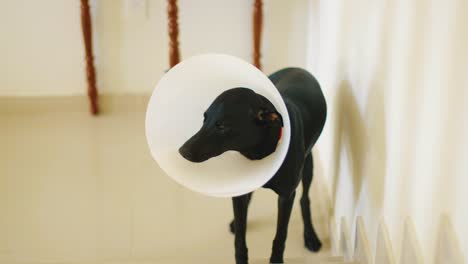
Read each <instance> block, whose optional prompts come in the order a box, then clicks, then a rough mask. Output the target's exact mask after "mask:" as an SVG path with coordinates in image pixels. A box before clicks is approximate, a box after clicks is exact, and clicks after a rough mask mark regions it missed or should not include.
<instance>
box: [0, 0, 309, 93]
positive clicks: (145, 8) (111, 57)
mask: <svg viewBox="0 0 468 264" xmlns="http://www.w3.org/2000/svg"><path fill="white" fill-rule="evenodd" d="M145 3H146V4H145ZM91 4H92V13H93V24H94V37H95V39H94V47H95V54H96V67H97V78H98V89H99V90H100V91H101V92H103V93H147V92H150V91H152V89H153V87H154V85H155V84H156V82H157V80H158V79H159V78H160V76H161V75H162V74H163V73H164V71H165V70H167V68H168V66H167V65H168V45H167V43H168V37H167V27H166V25H167V21H166V1H164V0H147V1H139V0H94V1H91ZM1 5H2V8H0V32H1V35H0V43H1V49H0V55H1V57H2V58H4V59H2V60H1V61H0V71H1V72H2V75H0V96H1V95H13V96H16V95H70V94H84V93H85V91H86V84H85V74H84V62H83V57H84V53H83V43H82V33H81V24H80V5H79V1H62V0H42V1H28V0H18V1H1ZM306 5H307V1H306V0H294V1H279V0H269V1H265V5H264V12H265V16H264V24H265V27H264V35H263V37H264V38H263V65H264V70H265V72H266V73H271V72H273V71H275V70H278V69H280V68H282V67H286V66H305V61H306V58H305V56H304V53H305V48H306V44H305V39H306V27H307V8H306ZM179 10H180V13H179V15H180V19H179V22H180V46H181V54H182V58H187V57H189V56H192V55H195V54H198V53H205V52H222V53H228V54H232V55H235V56H239V57H241V58H244V59H245V60H248V61H251V57H252V56H251V54H252V23H251V21H252V11H253V0H242V1H230V0H224V1H220V0H197V1H190V0H180V1H179Z"/></svg>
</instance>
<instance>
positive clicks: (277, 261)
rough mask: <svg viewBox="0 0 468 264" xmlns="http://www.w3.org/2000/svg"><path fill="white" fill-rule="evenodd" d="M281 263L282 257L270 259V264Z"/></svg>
mask: <svg viewBox="0 0 468 264" xmlns="http://www.w3.org/2000/svg"><path fill="white" fill-rule="evenodd" d="M282 263H284V261H283V258H282V257H278V256H271V258H270V264H282Z"/></svg>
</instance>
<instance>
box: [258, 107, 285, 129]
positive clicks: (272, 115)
mask: <svg viewBox="0 0 468 264" xmlns="http://www.w3.org/2000/svg"><path fill="white" fill-rule="evenodd" d="M255 121H256V122H257V124H261V125H274V124H277V125H280V126H283V117H282V116H281V114H280V113H278V112H277V111H276V110H267V109H260V110H258V111H257V114H256V116H255Z"/></svg>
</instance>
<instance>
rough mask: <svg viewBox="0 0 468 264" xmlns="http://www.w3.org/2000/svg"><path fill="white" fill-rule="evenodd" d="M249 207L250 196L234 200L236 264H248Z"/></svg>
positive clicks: (234, 198) (246, 195)
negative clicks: (247, 230)
mask: <svg viewBox="0 0 468 264" xmlns="http://www.w3.org/2000/svg"><path fill="white" fill-rule="evenodd" d="M248 205H249V194H245V195H242V196H238V197H233V198H232V206H233V208H234V228H235V230H236V231H235V242H234V245H235V251H236V264H247V263H248V255H247V254H248V253H247V243H246V242H245V233H246V228H247V207H248Z"/></svg>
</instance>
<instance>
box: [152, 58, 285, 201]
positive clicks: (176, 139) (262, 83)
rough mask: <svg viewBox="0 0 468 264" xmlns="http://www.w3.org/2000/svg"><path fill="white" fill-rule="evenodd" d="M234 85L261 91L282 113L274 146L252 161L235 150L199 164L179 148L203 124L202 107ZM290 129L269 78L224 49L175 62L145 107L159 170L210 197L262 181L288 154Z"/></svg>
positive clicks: (232, 193)
mask: <svg viewBox="0 0 468 264" xmlns="http://www.w3.org/2000/svg"><path fill="white" fill-rule="evenodd" d="M235 87H245V88H250V89H252V90H253V91H255V92H256V93H258V94H261V95H263V96H264V97H266V98H267V99H268V100H270V102H271V103H272V104H273V105H274V106H275V108H276V110H277V111H278V112H279V113H280V114H281V116H282V117H283V124H284V127H283V133H282V137H281V140H280V141H279V143H278V146H277V148H276V151H275V152H273V153H272V154H270V155H269V156H267V157H266V158H264V159H262V160H255V161H253V160H249V159H247V158H245V157H244V156H242V155H241V154H240V153H238V152H235V151H227V152H225V153H224V154H221V155H220V156H217V157H213V158H211V159H209V160H207V161H204V162H202V163H192V162H190V161H188V160H186V159H184V158H183V157H182V156H181V155H180V154H179V152H178V150H179V148H180V147H181V146H182V145H183V144H184V143H185V142H186V141H187V140H188V139H189V138H190V137H191V136H193V135H194V134H195V133H196V132H197V131H198V130H199V129H200V128H201V126H202V123H203V113H204V111H205V110H206V109H207V108H208V107H209V106H210V104H211V103H212V102H213V101H214V99H215V98H216V97H218V95H220V94H221V93H222V92H224V91H226V90H229V89H231V88H235ZM290 134H291V126H290V122H289V116H288V111H287V109H286V105H285V104H284V101H283V99H282V98H281V95H280V94H279V92H278V90H277V89H276V87H275V86H274V84H273V83H272V82H271V81H270V79H268V77H267V76H266V75H265V74H264V73H263V72H261V71H260V70H258V69H257V68H255V67H254V66H253V65H251V64H249V63H247V62H245V61H243V60H241V59H238V58H236V57H233V56H228V55H222V54H204V55H198V56H195V57H191V58H189V59H186V60H184V61H183V62H181V63H179V64H177V65H176V66H175V67H173V68H172V69H171V70H169V71H168V72H167V73H166V74H165V75H164V76H163V77H162V78H161V80H160V81H159V83H158V84H157V85H156V87H155V89H154V92H153V94H152V96H151V99H150V101H149V104H148V109H147V111H146V139H147V141H148V145H149V148H150V150H151V154H152V156H153V158H154V159H155V160H156V162H157V163H158V164H159V166H160V167H161V169H163V170H164V172H165V173H166V174H167V175H168V176H169V177H171V178H172V179H174V180H175V181H176V182H178V183H180V184H181V185H183V186H185V187H187V188H189V189H191V190H193V191H196V192H200V193H203V194H206V195H209V196H217V197H232V196H238V195H242V194H246V193H249V192H252V191H254V190H255V189H257V188H259V187H261V186H263V185H264V184H265V183H266V182H267V181H268V180H270V179H271V178H272V177H273V175H274V174H275V173H276V172H277V171H278V169H279V168H280V166H281V164H282V162H283V160H284V158H285V157H286V154H287V151H288V147H289V141H290Z"/></svg>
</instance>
